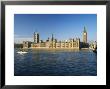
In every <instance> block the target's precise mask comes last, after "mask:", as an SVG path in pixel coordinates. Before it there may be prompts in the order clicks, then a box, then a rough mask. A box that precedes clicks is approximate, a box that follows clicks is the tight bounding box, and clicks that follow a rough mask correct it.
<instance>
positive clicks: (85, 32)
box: [83, 27, 87, 43]
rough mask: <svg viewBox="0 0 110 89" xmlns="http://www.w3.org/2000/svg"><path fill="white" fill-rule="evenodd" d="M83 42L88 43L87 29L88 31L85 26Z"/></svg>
mask: <svg viewBox="0 0 110 89" xmlns="http://www.w3.org/2000/svg"><path fill="white" fill-rule="evenodd" d="M83 42H84V43H87V31H86V28H85V27H84V31H83Z"/></svg>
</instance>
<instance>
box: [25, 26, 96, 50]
mask: <svg viewBox="0 0 110 89" xmlns="http://www.w3.org/2000/svg"><path fill="white" fill-rule="evenodd" d="M82 34H83V42H80V38H76V39H74V38H71V39H69V40H63V41H58V40H57V39H55V38H54V36H53V34H52V36H51V38H48V39H47V40H46V41H43V40H39V33H37V32H34V37H33V39H34V42H31V43H30V42H28V41H23V48H29V47H31V48H71V49H80V48H89V44H88V43H87V31H86V28H85V27H84V31H83V33H82ZM94 46H96V44H95V45H94Z"/></svg>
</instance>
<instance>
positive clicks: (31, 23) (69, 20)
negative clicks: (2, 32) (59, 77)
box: [14, 14, 97, 43]
mask: <svg viewBox="0 0 110 89" xmlns="http://www.w3.org/2000/svg"><path fill="white" fill-rule="evenodd" d="M84 26H85V27H86V30H87V33H88V41H91V40H93V41H96V40H97V15H96V14H15V15H14V37H15V42H16V43H17V42H18V43H19V42H22V41H23V40H32V41H33V33H34V32H38V33H39V34H40V40H44V41H45V40H46V39H47V38H48V37H51V34H53V35H54V37H55V38H56V39H58V40H68V39H69V38H76V37H79V38H80V39H81V41H82V32H83V30H84Z"/></svg>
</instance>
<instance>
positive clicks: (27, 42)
mask: <svg viewBox="0 0 110 89" xmlns="http://www.w3.org/2000/svg"><path fill="white" fill-rule="evenodd" d="M31 44H32V42H30V41H23V48H29V47H31Z"/></svg>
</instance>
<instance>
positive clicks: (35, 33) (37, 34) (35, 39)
mask: <svg viewBox="0 0 110 89" xmlns="http://www.w3.org/2000/svg"><path fill="white" fill-rule="evenodd" d="M34 43H39V33H37V32H34Z"/></svg>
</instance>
